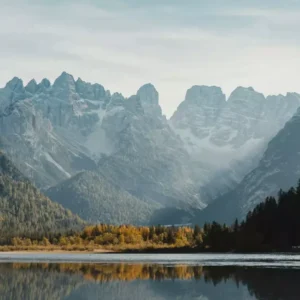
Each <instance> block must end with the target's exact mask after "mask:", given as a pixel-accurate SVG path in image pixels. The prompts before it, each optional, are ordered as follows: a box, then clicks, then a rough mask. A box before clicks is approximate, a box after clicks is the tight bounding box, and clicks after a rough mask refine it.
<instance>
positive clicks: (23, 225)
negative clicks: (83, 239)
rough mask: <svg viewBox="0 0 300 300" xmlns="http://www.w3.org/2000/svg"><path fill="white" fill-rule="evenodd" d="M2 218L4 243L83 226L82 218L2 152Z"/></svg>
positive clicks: (0, 174) (0, 189)
mask: <svg viewBox="0 0 300 300" xmlns="http://www.w3.org/2000/svg"><path fill="white" fill-rule="evenodd" d="M0 221H1V223H0V224H1V226H0V236H1V241H2V242H5V241H7V240H9V239H10V238H11V237H13V236H24V237H25V236H30V237H36V238H39V237H41V236H50V235H51V234H53V233H55V234H57V233H59V232H61V233H63V232H66V231H69V230H71V229H72V230H78V229H80V228H81V227H82V225H83V221H82V220H81V219H80V218H79V217H77V216H75V215H73V214H72V213H71V212H70V211H69V210H66V209H64V208H63V207H62V206H61V205H59V204H57V203H53V202H52V201H51V200H50V199H49V198H47V197H45V196H44V195H43V194H42V193H41V192H40V191H39V190H38V189H37V188H35V187H34V186H33V185H32V184H31V183H30V182H29V181H28V180H27V179H26V178H25V177H24V176H22V174H21V173H20V172H19V171H18V170H17V169H16V168H15V167H14V165H13V164H12V163H11V162H10V161H9V159H7V157H6V156H5V155H4V154H3V153H1V152H0Z"/></svg>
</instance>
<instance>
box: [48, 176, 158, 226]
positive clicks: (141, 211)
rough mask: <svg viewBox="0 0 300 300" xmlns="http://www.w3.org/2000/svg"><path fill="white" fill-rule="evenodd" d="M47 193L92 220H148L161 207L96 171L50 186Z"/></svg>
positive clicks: (103, 221) (96, 221)
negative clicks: (132, 193) (133, 193)
mask: <svg viewBox="0 0 300 300" xmlns="http://www.w3.org/2000/svg"><path fill="white" fill-rule="evenodd" d="M47 195H48V196H49V198H50V199H52V200H53V201H56V202H58V203H60V204H61V205H63V206H64V207H66V208H68V209H70V210H71V211H72V212H74V213H76V214H78V215H79V216H80V217H81V218H82V219H84V220H86V221H88V222H91V223H107V224H147V223H148V221H149V219H150V217H151V215H152V214H153V212H154V211H155V210H156V209H157V208H159V204H157V203H155V202H146V201H142V200H140V199H138V198H136V197H134V196H133V195H131V194H129V193H128V192H127V191H125V190H123V189H121V188H119V187H117V186H116V185H114V184H113V183H110V182H109V181H108V180H107V179H105V178H104V177H103V176H101V175H98V174H96V173H93V172H88V171H87V172H81V173H79V174H77V175H75V176H74V177H72V178H70V179H68V180H66V181H64V182H63V183H61V184H59V185H58V186H55V187H53V188H50V189H49V190H48V191H47Z"/></svg>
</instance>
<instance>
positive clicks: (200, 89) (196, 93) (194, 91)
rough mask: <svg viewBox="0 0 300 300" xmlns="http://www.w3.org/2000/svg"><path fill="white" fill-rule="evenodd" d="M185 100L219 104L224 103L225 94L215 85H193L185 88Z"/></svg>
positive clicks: (200, 103) (203, 103)
mask: <svg viewBox="0 0 300 300" xmlns="http://www.w3.org/2000/svg"><path fill="white" fill-rule="evenodd" d="M185 101H187V102H188V103H194V104H196V105H200V106H201V105H214V106H219V105H222V103H225V101H226V96H225V95H224V94H223V92H222V89H221V88H220V87H217V86H206V85H194V86H192V87H191V88H190V89H188V90H187V92H186V96H185Z"/></svg>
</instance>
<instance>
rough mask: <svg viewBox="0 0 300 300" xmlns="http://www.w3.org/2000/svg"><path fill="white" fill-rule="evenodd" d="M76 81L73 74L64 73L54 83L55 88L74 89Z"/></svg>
mask: <svg viewBox="0 0 300 300" xmlns="http://www.w3.org/2000/svg"><path fill="white" fill-rule="evenodd" d="M73 87H75V80H74V77H73V76H72V75H71V74H68V73H66V72H62V74H61V75H60V76H59V77H58V78H57V79H56V80H55V81H54V84H53V88H69V89H71V88H73Z"/></svg>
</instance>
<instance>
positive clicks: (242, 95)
mask: <svg viewBox="0 0 300 300" xmlns="http://www.w3.org/2000/svg"><path fill="white" fill-rule="evenodd" d="M234 99H239V100H242V101H246V102H247V101H254V102H255V101H263V100H265V96H264V95H263V94H262V93H259V92H257V91H255V90H254V88H252V87H242V86H239V87H237V88H236V89H235V90H234V91H233V92H232V93H231V95H230V97H229V99H228V101H232V100H234Z"/></svg>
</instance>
